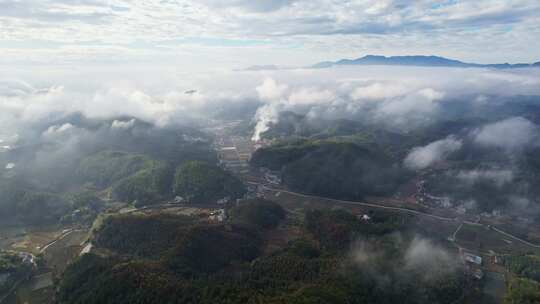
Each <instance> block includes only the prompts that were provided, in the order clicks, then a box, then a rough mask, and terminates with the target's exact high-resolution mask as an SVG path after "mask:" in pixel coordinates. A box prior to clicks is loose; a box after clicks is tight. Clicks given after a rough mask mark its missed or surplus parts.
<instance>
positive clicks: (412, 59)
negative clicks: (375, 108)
mask: <svg viewBox="0 0 540 304" xmlns="http://www.w3.org/2000/svg"><path fill="white" fill-rule="evenodd" d="M343 65H400V66H429V67H458V68H498V69H504V68H526V67H538V66H540V62H537V63H533V64H530V63H516V64H510V63H495V64H479V63H468V62H463V61H459V60H454V59H449V58H445V57H440V56H420V55H415V56H389V57H387V56H378V55H366V56H364V57H360V58H356V59H341V60H338V61H324V62H320V63H317V64H315V65H313V66H312V68H328V67H333V66H343Z"/></svg>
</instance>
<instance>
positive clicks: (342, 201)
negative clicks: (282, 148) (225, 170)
mask: <svg viewBox="0 0 540 304" xmlns="http://www.w3.org/2000/svg"><path fill="white" fill-rule="evenodd" d="M249 183H250V184H257V183H253V182H249ZM266 189H267V190H269V191H273V192H283V193H288V194H291V195H295V196H300V197H305V198H314V199H322V200H327V201H330V202H334V203H338V204H345V205H357V206H365V207H371V208H379V209H386V210H393V211H397V212H404V213H409V214H414V215H418V216H425V217H430V218H434V219H437V220H441V221H447V222H450V221H452V222H460V226H461V225H463V224H467V225H473V226H482V227H485V228H488V229H492V230H493V231H495V232H498V233H500V234H502V235H504V236H507V237H509V238H512V239H514V240H516V241H519V242H521V243H523V244H525V245H527V246H530V247H533V248H540V244H534V243H531V242H529V241H526V240H524V239H522V238H520V237H518V236H515V235H512V234H510V233H508V232H505V231H503V230H501V229H499V228H497V227H495V226H492V225H485V224H481V223H477V222H471V221H462V220H459V219H458V218H449V217H442V216H438V215H433V214H429V213H425V212H422V211H417V210H412V209H407V208H399V207H389V206H384V205H378V204H372V203H365V202H354V201H345V200H336V199H331V198H326V197H320V196H315V195H308V194H303V193H297V192H293V191H288V190H282V189H274V188H269V187H266ZM381 203H384V202H381ZM456 232H457V231H456Z"/></svg>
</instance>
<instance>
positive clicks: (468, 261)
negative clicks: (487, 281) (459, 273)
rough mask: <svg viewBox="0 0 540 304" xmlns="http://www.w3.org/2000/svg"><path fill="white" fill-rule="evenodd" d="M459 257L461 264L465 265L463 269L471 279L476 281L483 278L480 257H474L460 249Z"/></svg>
mask: <svg viewBox="0 0 540 304" xmlns="http://www.w3.org/2000/svg"><path fill="white" fill-rule="evenodd" d="M460 256H461V260H462V262H463V264H464V265H465V269H466V270H467V272H468V273H469V274H470V275H471V276H472V277H473V278H475V279H477V280H481V279H482V278H484V272H483V271H482V257H481V256H478V255H475V254H473V253H471V252H468V251H465V250H463V249H460Z"/></svg>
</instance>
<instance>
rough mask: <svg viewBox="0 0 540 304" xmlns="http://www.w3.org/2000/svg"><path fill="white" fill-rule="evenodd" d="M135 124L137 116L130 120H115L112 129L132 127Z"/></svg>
mask: <svg viewBox="0 0 540 304" xmlns="http://www.w3.org/2000/svg"><path fill="white" fill-rule="evenodd" d="M134 125H135V118H133V119H130V120H128V121H122V120H116V119H115V120H114V121H113V122H112V123H111V129H124V130H125V129H130V128H132V127H133V126H134Z"/></svg>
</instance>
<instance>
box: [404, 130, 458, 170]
mask: <svg viewBox="0 0 540 304" xmlns="http://www.w3.org/2000/svg"><path fill="white" fill-rule="evenodd" d="M462 145H463V142H462V141H461V140H460V139H456V138H455V137H453V136H450V137H447V138H445V139H441V140H438V141H435V142H432V143H430V144H428V145H427V146H424V147H416V148H414V149H412V151H411V152H410V153H409V154H408V155H407V157H406V158H405V160H404V162H403V163H404V165H405V166H406V167H407V168H410V169H415V170H420V169H425V168H427V167H429V166H431V165H432V164H434V163H436V162H439V161H441V160H444V159H446V157H448V155H450V154H451V153H452V152H455V151H457V150H459V149H461V146H462Z"/></svg>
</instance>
